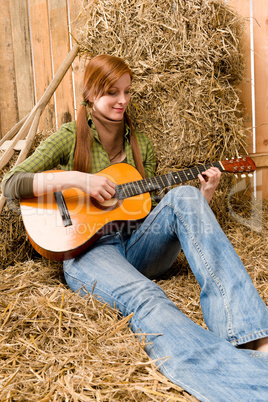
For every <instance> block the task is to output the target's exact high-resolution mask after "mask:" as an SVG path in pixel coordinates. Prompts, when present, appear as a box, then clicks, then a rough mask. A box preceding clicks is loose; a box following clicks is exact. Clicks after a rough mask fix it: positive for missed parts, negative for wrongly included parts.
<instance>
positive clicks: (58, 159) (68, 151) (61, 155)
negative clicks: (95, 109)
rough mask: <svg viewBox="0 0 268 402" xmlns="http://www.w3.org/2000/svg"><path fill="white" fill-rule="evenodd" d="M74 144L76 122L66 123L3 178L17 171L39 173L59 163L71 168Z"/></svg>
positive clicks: (7, 177)
mask: <svg viewBox="0 0 268 402" xmlns="http://www.w3.org/2000/svg"><path fill="white" fill-rule="evenodd" d="M74 146H75V122H72V123H67V124H64V125H63V126H61V128H60V130H59V131H57V132H56V133H54V134H52V135H51V136H50V137H48V138H47V139H46V140H45V141H43V142H41V144H40V145H39V146H38V148H36V150H35V152H34V153H33V154H32V155H31V156H30V157H29V158H27V159H26V160H25V161H23V162H22V163H20V164H19V165H18V166H15V167H14V168H13V169H11V170H10V171H9V172H8V173H7V174H6V175H5V177H4V179H3V180H7V179H9V178H10V177H11V176H12V175H13V174H14V173H15V172H31V173H37V172H43V171H45V170H50V169H53V168H55V167H57V166H58V165H63V166H64V167H65V168H67V169H68V170H71V168H72V161H73V152H74Z"/></svg>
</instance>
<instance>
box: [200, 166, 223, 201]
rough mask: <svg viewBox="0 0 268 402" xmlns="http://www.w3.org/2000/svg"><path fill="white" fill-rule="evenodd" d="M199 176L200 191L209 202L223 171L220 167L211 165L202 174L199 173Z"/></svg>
mask: <svg viewBox="0 0 268 402" xmlns="http://www.w3.org/2000/svg"><path fill="white" fill-rule="evenodd" d="M198 178H199V180H200V182H201V189H200V191H201V193H202V194H203V196H204V197H205V199H206V200H207V202H208V203H209V202H210V201H211V198H212V196H213V194H214V191H215V190H216V188H217V186H218V184H219V182H220V178H221V172H220V171H219V169H218V168H216V167H211V168H209V169H208V170H206V171H205V172H203V173H202V174H199V175H198Z"/></svg>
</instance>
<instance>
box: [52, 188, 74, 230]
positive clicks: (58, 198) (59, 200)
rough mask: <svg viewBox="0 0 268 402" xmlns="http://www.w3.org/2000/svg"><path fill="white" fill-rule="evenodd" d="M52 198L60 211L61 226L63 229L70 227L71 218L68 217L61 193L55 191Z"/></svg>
mask: <svg viewBox="0 0 268 402" xmlns="http://www.w3.org/2000/svg"><path fill="white" fill-rule="evenodd" d="M54 197H55V200H56V203H57V205H58V207H59V211H60V214H61V219H62V222H63V225H64V226H65V227H66V226H71V225H72V221H71V217H70V215H69V211H68V208H67V205H66V202H65V199H64V197H63V194H62V192H61V191H56V192H55V193H54Z"/></svg>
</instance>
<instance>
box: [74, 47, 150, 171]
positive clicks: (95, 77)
mask: <svg viewBox="0 0 268 402" xmlns="http://www.w3.org/2000/svg"><path fill="white" fill-rule="evenodd" d="M126 73H127V74H129V75H130V78H131V80H132V71H131V69H130V68H129V67H128V65H127V64H126V63H125V62H124V61H123V60H122V59H120V58H119V57H115V56H110V55H107V54H101V55H99V56H96V57H94V58H93V59H91V60H90V61H89V62H88V64H87V66H86V69H85V73H84V82H83V104H82V105H81V106H80V108H79V111H78V116H77V122H76V145H75V152H74V164H73V169H74V170H79V171H81V172H87V173H88V172H90V166H91V148H92V144H93V134H92V132H91V129H90V127H89V125H88V120H87V110H86V104H88V105H89V106H92V105H93V102H92V100H93V99H94V98H98V97H101V96H103V95H104V94H105V93H106V92H108V91H109V89H110V88H112V87H113V85H114V84H115V83H116V81H118V80H119V78H121V77H122V75H124V74H126ZM125 120H126V123H127V124H128V125H129V127H130V130H131V134H130V144H131V149H132V153H133V157H134V161H135V165H136V168H137V169H138V170H139V172H140V173H141V175H142V177H145V171H144V167H143V163H142V159H141V154H140V149H139V144H138V141H137V138H136V135H135V133H134V130H133V128H132V124H131V121H130V119H129V117H128V115H127V113H125Z"/></svg>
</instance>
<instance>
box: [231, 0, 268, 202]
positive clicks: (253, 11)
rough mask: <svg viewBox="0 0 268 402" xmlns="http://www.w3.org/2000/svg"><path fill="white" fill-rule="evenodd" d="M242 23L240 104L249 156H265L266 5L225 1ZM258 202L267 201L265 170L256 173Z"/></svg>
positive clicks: (246, 0) (256, 0)
mask: <svg viewBox="0 0 268 402" xmlns="http://www.w3.org/2000/svg"><path fill="white" fill-rule="evenodd" d="M226 3H227V4H228V5H229V6H230V7H232V8H233V9H234V10H235V11H236V12H237V13H238V14H239V15H241V17H242V18H243V19H244V22H245V28H246V30H245V38H244V45H243V46H244V50H243V51H244V55H245V60H246V77H245V82H244V83H243V84H242V85H241V100H242V102H243V104H244V107H245V120H246V128H247V130H248V133H249V136H248V150H249V152H250V153H251V152H254V153H255V152H257V153H268V1H267V0H226ZM255 180H256V181H255V189H256V193H257V196H258V198H263V199H265V198H267V197H268V168H260V169H257V176H256V178H255Z"/></svg>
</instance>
